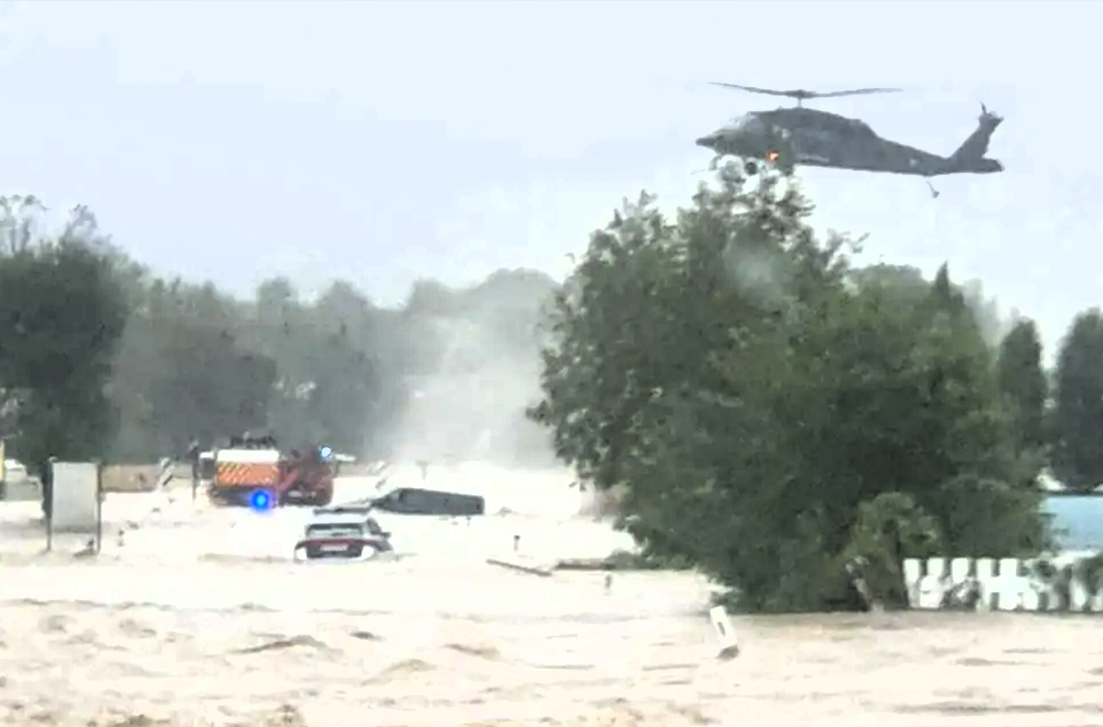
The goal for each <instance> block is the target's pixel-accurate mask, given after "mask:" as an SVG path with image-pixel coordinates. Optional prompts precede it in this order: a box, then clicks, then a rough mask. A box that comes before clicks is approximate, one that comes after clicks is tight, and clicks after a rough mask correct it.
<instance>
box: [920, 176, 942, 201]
mask: <svg viewBox="0 0 1103 727" xmlns="http://www.w3.org/2000/svg"><path fill="white" fill-rule="evenodd" d="M923 181H924V182H926V183H927V189H929V190H931V197H932V198H934V199H938V195H939V194H940V192H939V191H938V190H937V189H935V188H934V185H933V184H931V180H929V179H924V180H923Z"/></svg>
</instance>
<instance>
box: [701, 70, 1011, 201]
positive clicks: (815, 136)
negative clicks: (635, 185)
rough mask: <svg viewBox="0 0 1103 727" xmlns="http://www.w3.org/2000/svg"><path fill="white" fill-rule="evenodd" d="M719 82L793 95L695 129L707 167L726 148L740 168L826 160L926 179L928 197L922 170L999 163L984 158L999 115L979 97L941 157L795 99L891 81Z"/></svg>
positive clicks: (932, 172) (989, 167)
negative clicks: (822, 85) (805, 85)
mask: <svg viewBox="0 0 1103 727" xmlns="http://www.w3.org/2000/svg"><path fill="white" fill-rule="evenodd" d="M711 85H714V86H721V87H724V88H732V89H738V90H741V91H749V92H751V93H761V94H767V95H770V96H785V97H788V98H792V99H796V101H797V105H796V106H795V107H782V108H778V109H775V110H773V111H751V112H749V113H746V114H744V115H743V116H740V117H738V118H736V119H734V120H732V122H731V123H730V124H728V125H727V126H724V127H723V128H721V129H718V130H716V131H714V132H713V133H711V134H709V135H707V136H702V137H701V138H700V139H698V140H697V145H698V146H702V147H705V148H706V149H711V150H712V151H714V152H716V156H715V157H714V158H713V162H712V168H715V166H716V164H717V162H718V161H719V160H720V158H721V157H723V156H726V155H730V156H737V157H741V158H742V159H743V160H744V170H745V171H746V172H747V174H749V175H750V174H757V173H758V170H759V164H760V163H761V162H765V163H767V164H770V165H775V166H778V167H780V168H783V169H792V168H793V167H794V166H797V165H802V166H812V167H832V168H835V169H850V170H853V171H859V172H885V173H888V174H910V175H915V176H920V177H924V178H926V181H927V186H928V187H929V188H930V190H931V194H932V195H933V196H934V197H937V196H938V192H937V191H935V188H934V186H933V185H931V182H930V177H937V176H941V175H946V174H992V173H995V172H1002V171H1003V165H1002V164H1000V163H999V162H998V161H996V160H995V159H988V158H986V157H985V156H984V155H985V154H986V153H988V143H989V140H990V139H991V138H992V133H993V132H995V130H996V128H997V127H998V126H999V125H1000V124H1001V123H1002V122H1003V118H1002V117H1000V116H997V115H996V114H993V113H991V112H990V111H989V110H988V109H987V108H985V106H984V104H981V107H980V108H981V114H980V116H979V117H978V119H977V121H978V126H977V129H976V130H975V131H974V132H973V133H972V134H970V135H969V138H967V139H966V140H965V141H964V142H963V143H962V145H961V146H960V147H958V149H957V151H955V152H954V153H953V154H951V155H950V156H948V157H943V156H939V155H938V154H933V153H931V152H927V151H923V150H921V149H916V148H914V147H911V146H907V145H905V144H900V143H898V142H895V141H889V140H888V139H883V138H881V137H880V136H878V135H877V134H876V133H874V131H873V129H871V128H870V127H869V125H868V124H866V123H865V122H864V121H860V120H858V119H851V118H847V117H845V116H839V115H838V114H832V113H828V112H827V111H818V110H816V109H809V108H805V107H804V106H803V102H804V101H807V100H809V99H814V98H833V97H837V96H856V95H861V94H873V93H898V92H899V91H900V90H901V89H899V88H858V89H853V90H849V91H831V92H827V93H816V92H815V91H805V90H803V89H797V90H792V91H778V90H774V89H769V88H756V87H754V86H739V85H737V84H734V83H718V82H712V83H711Z"/></svg>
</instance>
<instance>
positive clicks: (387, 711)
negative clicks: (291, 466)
mask: <svg viewBox="0 0 1103 727" xmlns="http://www.w3.org/2000/svg"><path fill="white" fill-rule="evenodd" d="M518 477H519V475H517V474H516V473H513V474H511V475H510V479H511V480H514V481H515V480H516V479H517V478H518ZM485 480H486V478H485V477H484V478H483V481H485ZM517 486H518V487H519V488H521V489H522V490H523V489H524V484H523V483H517ZM365 487H366V484H365V482H364V481H359V480H348V481H345V482H343V483H342V485H341V489H340V490H339V492H338V499H342V498H348V497H357V496H362V494H364V488H365ZM545 489H546V492H545V494H546V499H547V502H544V503H541V502H540V498H541V495H540V494H539V493H540V492H543V491H544V490H545ZM502 491H503V492H505V489H504V485H503V490H502ZM524 492H525V494H524V497H522V498H521V499H520V500H518V501H516V502H512V503H511V502H506V501H503V502H499V503H495V502H494V499H493V498H491V497H489V496H488V505H490V511H491V512H496V511H497V510H498V509H499V508H501V507H506V508H508V509H509V510H510V513H509V514H500V515H488V516H486V517H484V518H474V519H472V522H471V523H470V524H468V523H467V522H466V521H463V520H457V521H449V520H445V519H438V518H417V517H401V516H388V515H386V514H384V515H382V516H381V517H380V519H381V520H382V521H384V526H385V527H386V529H388V530H391V531H393V533H394V541H395V547H396V549H397V551H398V553H399V556H398V557H397V558H395V559H390V560H388V559H384V560H379V561H376V562H359V563H357V562H353V563H322V564H316V563H311V564H304V563H296V562H294V561H293V560H292V559H291V553H290V550H289V549H290V547H291V545H292V544H293V541H294V539H295V537H296V536H297V535H298V534H299V531H300V529H301V527H302V525H303V524H304V523H305V520H306V519H307V517H308V515H309V511H306V510H297V509H284V510H279V511H276V512H272V513H266V514H256V513H251V512H248V511H245V510H240V509H216V508H207V507H205V506H203V504H202V503H200V504H199V505H198V506H193V505H192V503H191V502H190V497H188V496H187V495H186V494H185V493H184V491H178V496H177V499H176V501H175V502H174V503H169V502H167V501H160V502H159V507H158V511H157V512H153V511H152V509H153V508H152V504H157V503H158V501H156V500H155V499H154V498H153V497H151V496H148V495H115V496H111V498H110V499H109V501H108V503H107V508H106V510H107V519H108V522H109V526H108V529H107V532H108V538H107V542H106V543H105V547H104V552H103V553H102V555H101V556H100V557H99V558H98V559H91V558H89V559H80V558H74V557H73V556H72V555H71V552H72V551H74V550H76V549H77V548H79V546H80V545H81V543H79V542H75V541H71V540H69V541H67V540H65V539H64V538H59V540H58V542H57V543H56V545H57V547H56V548H55V551H54V553H53V554H50V555H45V556H44V555H41V554H39V552H38V551H40V550H41V546H42V540H41V537H40V534H39V533H38V532H37V530H36V529H35V528H34V527H33V526H31V525H29V524H28V522H29V520H30V518H31V517H32V516H33V513H34V509H35V508H34V506H33V505H25V504H17V503H10V504H0V528H2V530H0V724H10V725H20V726H25V725H28V724H40V725H65V726H68V725H80V726H81V727H86V726H87V725H101V726H105V727H106V726H107V725H111V726H113V727H123V726H124V725H125V726H127V727H138V726H139V725H150V726H152V725H187V726H188V727H191V726H192V725H197V724H211V725H311V727H344V726H345V725H348V726H349V727H352V726H354V725H355V726H356V727H363V725H368V724H370V725H377V726H379V727H388V726H394V727H398V726H404V727H420V726H423V725H424V726H426V727H428V726H437V725H439V726H442V727H443V726H446V727H460V726H468V727H473V726H475V725H479V726H489V725H502V726H505V725H537V724H540V725H553V726H554V725H564V726H566V725H571V726H574V725H592V726H597V725H601V726H602V727H614V726H615V727H627V726H629V725H632V726H636V725H640V726H642V725H647V726H654V727H680V726H682V725H705V724H717V725H747V726H754V725H763V726H766V725H770V726H771V727H775V726H776V725H789V724H807V725H815V727H834V726H835V725H839V726H841V725H847V726H851V725H870V726H871V727H872V726H873V725H876V726H877V727H895V726H899V727H930V725H939V726H940V727H957V726H959V725H969V726H977V727H980V726H982V725H983V726H987V725H992V726H993V727H995V726H997V725H998V726H999V727H1016V726H1020V727H1078V726H1080V727H1089V726H1091V727H1097V726H1098V725H1099V724H1103V639H1100V638H1099V634H1100V633H1101V629H1103V622H1101V621H1099V620H1097V619H1096V618H1092V617H1052V616H1049V617H1045V616H1035V615H1028V614H999V613H994V614H944V613H900V614H862V615H833V616H823V615H808V616H794V617H749V618H736V619H733V623H734V625H735V628H736V629H737V631H738V633H739V635H740V640H741V645H742V654H741V655H740V656H739V657H738V658H737V659H735V660H733V661H728V662H724V661H719V660H717V659H716V658H715V654H716V651H717V644H716V640H715V636H714V635H713V633H712V628H711V626H710V624H709V621H708V618H707V616H706V610H707V599H708V587H707V584H706V583H704V582H703V581H702V580H701V579H700V578H698V577H696V576H693V575H690V574H684V573H635V574H617V575H616V576H615V577H614V579H613V583H612V586H611V588H609V589H608V590H606V587H605V583H604V576H603V575H602V574H599V573H564V572H559V573H556V574H555V575H553V576H552V577H550V578H537V577H532V576H527V575H523V574H519V573H515V572H512V571H507V570H503V569H499V568H495V567H492V566H489V565H487V564H486V563H485V558H486V557H487V556H492V555H496V554H503V553H508V552H509V551H511V550H512V540H513V535H520V536H521V550H522V551H526V552H527V553H528V554H529V555H530V556H532V557H534V558H536V559H537V560H541V559H553V558H555V557H580V556H586V555H593V556H599V555H603V554H605V553H608V552H609V551H610V550H612V549H614V548H617V547H623V546H624V545H625V541H624V536H622V535H620V534H617V533H613V532H611V531H610V530H609V528H608V526H606V525H603V524H599V523H594V522H592V521H589V520H587V519H584V518H578V517H572V516H571V514H570V513H571V508H572V507H574V508H575V509H577V494H568V495H564V494H563V487H562V486H561V484H559V485H555V486H554V487H553V486H552V484H551V483H550V480H549V482H548V483H547V484H546V485H539V484H533V485H532V486H531V487H530V488H529V489H528V490H525V491H524ZM570 497H573V498H574V500H573V504H572V502H571V501H569V498H570ZM553 501H554V502H555V503H556V504H555V505H554V507H553V506H552V502H553ZM542 511H543V512H545V513H550V514H541V512H542ZM127 522H130V523H131V524H137V525H138V526H139V527H137V528H136V529H130V530H129V531H128V532H127V533H126V534H125V536H124V539H123V544H122V545H119V544H118V543H117V542H116V535H115V533H116V531H117V530H118V528H119V526H121V525H124V524H126V523H127Z"/></svg>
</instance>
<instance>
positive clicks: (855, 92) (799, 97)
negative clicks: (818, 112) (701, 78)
mask: <svg viewBox="0 0 1103 727" xmlns="http://www.w3.org/2000/svg"><path fill="white" fill-rule="evenodd" d="M709 84H710V85H712V86H722V87H724V88H734V89H737V90H740V91H749V92H751V93H761V94H765V95H767V96H785V97H787V98H792V99H796V101H797V107H798V108H799V107H800V106H801V104H802V103H803V102H804V101H807V100H808V99H813V98H834V97H836V96H861V95H864V94H867V93H899V92H900V91H902V90H903V89H902V88H855V89H851V90H849V91H825V92H822V93H818V92H816V91H806V90H804V89H802V88H797V89H793V90H791V91H779V90H777V89H772V88H757V87H755V86H740V85H739V84H736V83H720V82H719V81H710V82H709Z"/></svg>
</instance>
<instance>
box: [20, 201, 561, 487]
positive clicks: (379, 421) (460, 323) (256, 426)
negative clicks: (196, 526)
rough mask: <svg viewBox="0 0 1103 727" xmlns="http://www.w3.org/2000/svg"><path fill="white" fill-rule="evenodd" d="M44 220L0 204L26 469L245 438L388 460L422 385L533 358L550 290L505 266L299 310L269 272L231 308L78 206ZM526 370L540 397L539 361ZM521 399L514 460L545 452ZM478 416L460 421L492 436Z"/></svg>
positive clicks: (534, 276) (29, 209)
mask: <svg viewBox="0 0 1103 727" xmlns="http://www.w3.org/2000/svg"><path fill="white" fill-rule="evenodd" d="M41 212H42V208H41V206H40V205H39V203H38V201H37V200H36V199H34V198H33V197H29V198H18V197H12V198H3V199H2V200H0V213H2V217H0V235H3V238H0V245H2V246H3V250H2V252H0V386H2V390H3V392H4V403H3V408H2V410H0V427H2V432H3V434H4V436H5V437H7V439H8V442H9V447H8V452H9V455H8V456H16V457H19V458H21V459H24V460H25V461H27V462H28V463H29V464H31V465H32V466H35V465H36V464H37V463H39V462H41V461H42V460H43V459H44V458H45V457H47V456H50V455H55V456H59V457H101V458H104V459H107V460H110V461H116V462H149V461H152V460H156V459H157V458H158V457H161V456H168V457H172V456H179V455H180V454H182V453H183V452H185V451H186V450H187V448H188V445H189V443H190V442H191V441H193V440H198V441H199V442H200V444H201V445H203V446H209V445H211V444H213V443H215V442H217V441H218V440H219V439H221V438H225V437H227V436H229V435H231V434H235V433H241V432H242V431H244V430H266V431H269V432H271V433H273V434H274V435H276V436H277V437H278V438H279V439H280V440H281V441H283V442H286V443H288V444H291V443H299V442H317V443H322V442H324V443H327V444H329V445H330V446H332V447H334V448H336V449H338V450H339V451H344V452H350V453H354V454H357V455H362V456H377V457H385V456H387V455H389V454H390V453H391V452H392V451H393V450H394V448H395V447H398V446H406V443H404V442H402V441H401V440H402V438H403V430H404V428H405V427H406V419H408V418H409V417H410V415H411V411H412V410H416V408H417V407H416V404H417V403H418V402H419V401H420V400H421V399H423V397H424V396H425V393H424V392H423V391H420V390H419V389H421V388H425V386H426V384H427V382H428V383H429V384H432V382H434V381H437V380H443V381H447V380H448V379H449V377H456V376H459V375H463V374H471V373H477V372H479V371H480V370H482V369H488V370H496V368H495V367H496V361H495V360H494V359H503V358H504V359H510V360H513V361H515V362H516V361H521V362H528V364H529V367H530V368H533V367H534V366H535V363H536V362H537V361H538V358H537V357H538V342H537V336H538V335H539V332H538V323H539V320H540V314H541V311H542V310H543V309H544V307H545V306H546V304H547V303H548V302H549V301H550V299H551V296H552V293H553V291H554V289H555V284H554V282H553V281H552V280H551V279H550V278H549V277H547V276H545V275H543V274H540V273H534V272H529V271H500V272H498V273H495V274H493V275H491V276H490V277H489V278H488V279H487V280H485V281H484V282H483V283H481V284H479V285H477V286H474V287H471V288H467V289H462V290H453V289H450V288H448V287H446V286H444V285H441V284H439V283H436V282H433V281H422V282H418V283H416V284H415V285H414V286H413V289H412V291H411V293H410V295H409V297H408V299H407V301H406V303H405V305H403V306H402V307H400V308H393V309H392V308H381V307H377V306H375V305H373V304H372V303H371V301H370V298H369V297H368V296H367V295H365V294H364V293H362V292H361V291H359V290H357V289H356V288H355V287H354V286H353V285H351V284H349V283H346V282H335V283H333V284H332V285H331V286H330V287H329V289H328V290H326V291H325V292H324V293H323V294H322V295H320V296H319V297H318V298H317V299H316V300H313V301H310V302H306V301H303V300H300V299H299V298H298V296H297V294H296V290H295V284H294V281H293V280H289V279H287V278H278V279H274V280H270V281H268V282H265V283H264V284H262V285H261V286H260V287H259V289H258V290H257V292H256V296H255V299H254V300H239V299H235V298H234V297H233V296H230V295H228V294H226V293H224V292H222V291H219V290H218V289H217V288H216V287H215V286H213V285H211V284H209V283H207V284H202V283H191V282H185V281H182V280H179V279H173V280H166V279H162V278H159V277H156V276H154V275H152V274H151V273H150V272H149V271H148V270H147V269H146V268H144V267H143V266H142V265H141V264H140V263H138V262H135V261H133V260H131V259H130V258H129V257H128V256H127V255H126V254H125V253H123V252H122V251H121V250H119V249H118V248H117V247H115V246H113V245H112V244H111V243H110V241H109V240H108V239H107V238H106V237H105V236H104V235H103V234H102V233H101V232H100V231H99V229H98V227H97V226H96V222H95V219H94V218H93V217H92V215H91V213H90V212H89V211H87V210H85V209H78V210H75V211H74V214H73V216H72V218H71V220H70V222H69V224H67V225H66V226H65V227H64V229H62V230H61V231H60V232H58V233H56V234H46V233H39V232H38V229H39V221H40V220H41ZM498 368H500V367H498ZM528 378H529V379H530V381H531V387H530V388H531V392H530V396H535V395H536V394H537V393H538V385H537V381H536V375H535V370H534V369H533V370H532V371H530V372H528ZM470 393H472V394H475V393H477V392H470ZM526 403H527V402H526V401H517V402H514V403H513V408H514V410H515V412H514V414H515V416H514V419H515V422H514V424H515V428H516V426H517V425H519V426H520V427H521V428H522V429H524V428H525V427H526V426H527V427H528V428H529V437H530V440H529V441H524V439H523V438H521V439H518V438H517V437H516V436H513V437H511V438H510V442H509V443H510V445H511V446H513V447H514V448H517V447H519V448H520V449H521V450H522V451H513V452H508V453H505V454H507V455H509V456H511V457H513V458H518V457H520V458H524V457H525V456H526V454H527V453H526V452H524V451H523V450H524V449H526V448H528V449H531V450H533V452H532V453H531V454H532V455H533V456H538V455H542V454H543V455H546V453H547V451H548V445H547V437H546V436H545V435H544V434H543V433H542V432H541V431H540V430H539V429H538V428H537V427H536V425H534V424H531V423H527V422H525V421H524V417H523V415H522V411H523V408H524V405H525V404H526ZM429 405H430V406H431V405H432V402H429ZM454 408H456V407H454ZM460 408H461V410H462V407H460ZM471 409H472V407H467V411H466V412H462V411H461V413H465V414H466V421H464V422H461V423H459V425H455V426H453V429H454V430H462V431H463V432H464V433H466V436H468V437H471V438H478V437H482V438H483V439H484V440H485V439H486V438H487V436H488V435H487V433H486V432H481V431H479V430H480V424H481V423H480V422H479V421H478V420H477V419H474V418H473V417H474V415H473V414H472V411H471ZM456 413H457V412H455V411H442V412H439V416H441V417H447V416H451V415H453V414H456ZM491 434H494V433H491ZM451 443H452V444H455V445H456V446H458V447H461V448H462V447H463V446H465V444H467V443H465V442H462V441H459V442H455V441H453V442H451ZM436 454H437V455H448V454H450V453H448V452H439V453H436Z"/></svg>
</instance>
